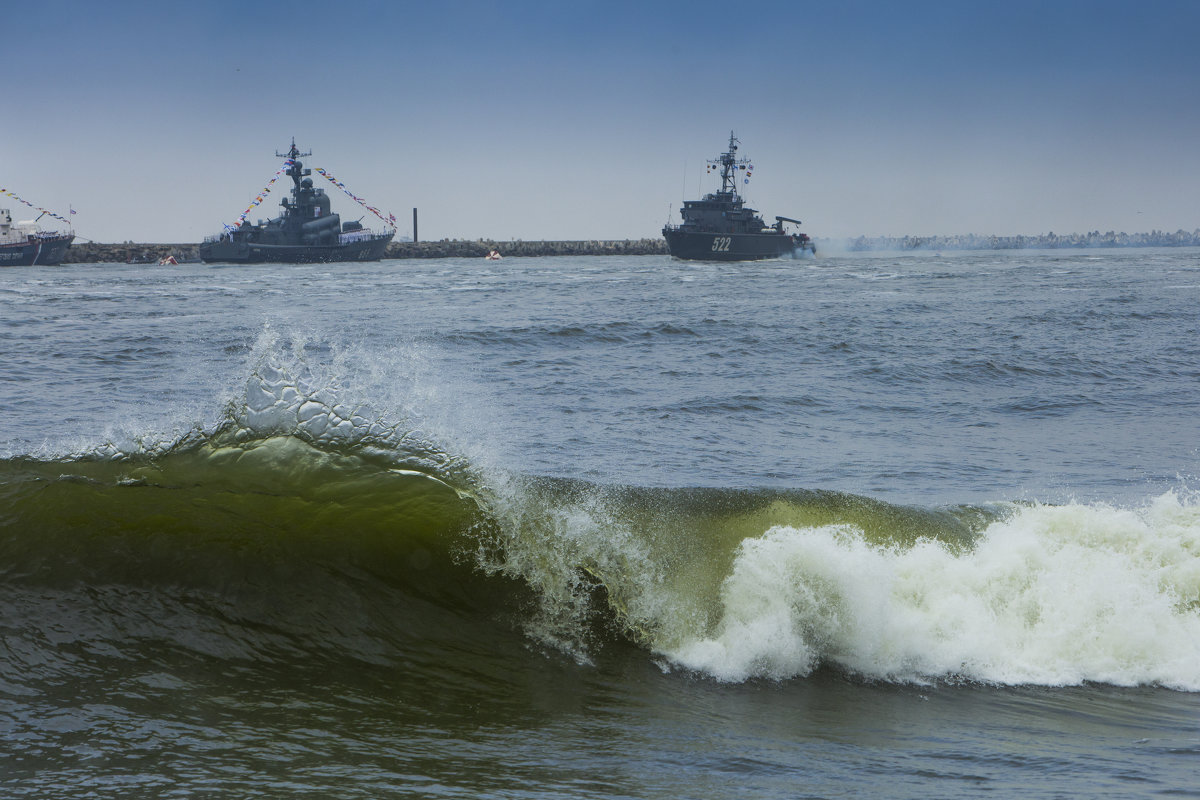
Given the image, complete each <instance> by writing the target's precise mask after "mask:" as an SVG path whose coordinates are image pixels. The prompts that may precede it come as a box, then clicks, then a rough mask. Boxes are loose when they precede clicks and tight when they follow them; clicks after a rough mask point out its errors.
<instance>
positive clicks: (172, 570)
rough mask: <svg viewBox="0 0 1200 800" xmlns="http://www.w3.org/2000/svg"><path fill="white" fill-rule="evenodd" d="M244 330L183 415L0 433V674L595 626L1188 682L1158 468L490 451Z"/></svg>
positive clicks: (509, 651)
mask: <svg viewBox="0 0 1200 800" xmlns="http://www.w3.org/2000/svg"><path fill="white" fill-rule="evenodd" d="M266 350H267V354H266V355H265V356H264V357H263V358H261V359H260V361H259V363H258V364H257V365H256V366H254V368H253V370H252V375H251V377H250V378H249V379H248V381H247V383H246V392H245V396H244V397H239V398H237V399H236V400H235V401H233V402H231V403H230V404H229V407H228V409H227V410H226V412H225V414H223V415H222V417H221V419H220V420H219V421H218V423H217V424H215V425H213V426H211V427H209V428H206V429H201V428H196V429H193V430H189V431H187V432H185V433H183V434H180V435H178V436H175V437H174V438H173V439H171V440H170V441H163V442H157V443H154V444H148V443H146V442H144V441H143V442H140V443H137V444H134V445H116V444H112V443H110V444H108V445H105V446H102V447H98V448H93V449H92V450H90V451H88V452H83V453H75V454H70V455H62V456H55V457H47V456H38V457H34V456H17V457H10V458H7V459H5V460H4V461H2V462H0V577H2V581H0V610H2V611H3V614H2V615H0V616H2V618H4V619H6V620H11V621H12V622H11V623H8V624H7V629H6V630H5V631H4V636H5V640H6V643H7V644H8V645H9V646H8V648H7V655H5V656H4V657H3V658H4V659H5V660H6V661H7V662H8V663H7V664H6V665H5V669H4V670H3V671H2V672H0V674H2V675H5V676H8V677H7V678H5V680H6V681H7V682H8V685H6V687H5V688H6V690H8V691H12V692H18V693H19V692H32V691H37V690H38V686H39V685H40V684H42V683H44V682H45V681H50V680H53V679H54V677H55V676H56V675H61V674H63V673H64V672H68V671H71V672H77V671H80V670H85V671H86V670H87V669H89V668H90V667H89V665H91V664H94V663H98V662H101V661H109V660H113V659H118V660H144V661H147V662H149V663H157V662H160V661H162V660H163V659H167V658H179V657H188V658H196V659H217V660H220V661H228V662H237V661H239V660H247V659H249V660H254V661H259V662H268V663H274V662H279V661H285V662H286V661H289V660H295V659H303V660H306V661H309V662H314V661H316V662H321V661H328V662H341V661H344V660H346V659H350V660H352V661H363V662H369V663H379V664H401V665H404V666H406V667H407V668H409V669H414V670H422V671H423V672H424V674H427V675H428V676H429V679H430V680H431V681H433V682H436V681H437V680H440V679H442V678H439V677H438V676H441V675H446V674H454V675H456V676H457V677H456V679H461V676H462V673H463V671H464V670H469V664H471V663H475V662H473V661H472V659H474V658H476V656H477V655H478V654H480V653H485V652H486V653H488V654H490V656H491V657H496V654H497V653H500V654H504V655H503V657H504V658H506V659H509V660H519V659H524V658H530V657H535V658H544V657H546V654H550V657H561V655H559V654H565V655H566V656H567V657H569V658H572V659H574V660H575V661H578V662H580V663H581V664H586V663H588V662H591V661H594V660H596V659H600V658H604V657H606V653H608V652H610V651H612V650H614V649H616V650H620V651H622V652H635V653H641V654H642V657H644V658H650V659H654V660H655V661H656V662H657V663H658V664H659V665H660V666H661V667H662V668H663V669H664V670H668V671H676V670H678V671H688V672H694V673H698V674H702V675H705V676H709V677H711V678H712V679H716V680H719V681H735V682H740V681H747V680H755V679H766V680H776V681H783V680H790V679H797V678H803V677H805V676H807V675H810V674H811V673H812V672H813V671H815V670H819V669H833V670H838V671H841V672H844V673H846V674H848V675H851V676H855V677H857V678H861V679H867V680H881V681H894V682H929V681H969V682H986V683H995V684H1039V685H1071V684H1079V683H1084V682H1104V683H1109V684H1116V685H1138V684H1155V685H1162V686H1167V687H1172V688H1176V689H1180V690H1186V691H1200V503H1198V502H1197V501H1196V498H1195V497H1192V496H1191V495H1188V494H1186V493H1184V492H1183V491H1179V492H1175V493H1168V494H1164V495H1162V496H1160V497H1157V498H1153V499H1151V500H1149V501H1148V502H1147V503H1146V504H1145V505H1144V507H1140V508H1117V507H1109V506H1105V505H1099V504H1091V505H1084V504H1068V505H1060V506H1044V505H1031V504H1007V503H1006V504H997V505H995V506H987V507H974V506H972V507H953V508H917V507H910V506H901V505H894V504H888V503H883V502H879V501H875V500H872V499H869V498H864V497H860V496H855V495H848V494H839V493H832V492H821V491H809V490H800V489H797V490H777V489H763V490H740V489H737V490H735V489H701V488H695V489H688V488H636V487H627V486H620V485H602V484H596V483H586V482H580V481H570V480H563V479H555V478H548V477H537V476H530V475H522V474H514V473H512V472H508V471H504V470H500V469H497V468H494V467H491V466H488V465H487V464H486V462H485V460H483V459H473V458H472V457H469V456H467V455H464V453H465V452H466V451H467V448H464V447H462V446H460V445H457V444H456V443H454V442H452V441H450V440H449V439H448V438H446V437H441V436H439V435H438V434H437V433H436V431H434V430H432V429H431V428H429V427H425V426H422V425H421V424H419V423H418V422H417V421H416V419H415V417H411V416H408V415H405V414H403V413H397V414H395V416H394V418H392V419H389V418H387V415H386V414H384V413H381V412H378V411H375V410H373V409H372V408H371V407H370V406H369V405H368V404H365V403H361V402H355V401H353V400H352V399H351V398H352V396H353V395H354V392H352V391H350V390H349V389H347V388H346V387H344V386H341V385H339V384H338V382H337V381H335V380H327V379H318V378H317V377H316V376H314V375H313V374H312V373H311V372H306V371H305V370H304V369H301V368H297V367H296V366H295V361H294V360H292V361H289V359H288V358H287V357H285V356H283V355H282V354H281V351H280V350H279V349H278V348H266ZM394 411H395V410H394V409H393V413H394ZM530 643H535V644H537V645H540V647H535V648H533V649H534V651H535V652H533V653H531V652H530V648H529V645H530ZM180 654H184V656H180ZM16 676H21V677H19V678H18V677H16Z"/></svg>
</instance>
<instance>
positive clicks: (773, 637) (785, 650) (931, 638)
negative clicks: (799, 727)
mask: <svg viewBox="0 0 1200 800" xmlns="http://www.w3.org/2000/svg"><path fill="white" fill-rule="evenodd" d="M665 654H666V655H667V656H668V657H669V658H670V659H671V660H672V661H674V662H675V663H677V664H679V665H681V666H684V667H687V668H690V669H694V670H697V671H699V672H702V673H705V674H709V675H711V676H713V677H715V678H718V679H720V680H724V681H742V680H747V679H750V678H754V677H764V678H771V679H777V680H778V679H786V678H792V677H799V676H804V675H807V674H809V673H810V672H811V671H812V670H813V669H814V668H816V667H817V666H818V665H822V664H827V665H830V666H834V667H838V668H841V669H845V670H847V671H849V672H852V673H855V674H858V675H862V676H864V677H867V678H873V679H882V680H892V681H918V682H920V681H929V680H937V679H947V680H970V681H983V682H989V683H1000V684H1039V685H1055V686H1061V685H1075V684H1080V683H1083V682H1087V681H1094V682H1104V683H1111V684H1117V685H1136V684H1147V683H1148V684H1160V685H1163V686H1168V687H1172V688H1178V689H1184V690H1189V691H1195V690H1197V689H1200V507H1197V505H1196V504H1195V502H1194V500H1187V501H1184V500H1181V499H1180V497H1178V496H1177V495H1176V494H1174V493H1169V494H1166V495H1164V496H1161V497H1159V498H1157V499H1156V500H1154V501H1153V502H1152V503H1151V504H1149V506H1147V507H1146V508H1144V509H1141V510H1138V511H1133V510H1122V509H1115V508H1112V507H1109V506H1104V505H1091V506H1089V505H1065V506H1058V507H1055V506H1042V505H1035V506H1029V507H1021V508H1017V509H1015V511H1014V513H1013V514H1012V515H1011V516H1010V517H1008V518H1006V519H1003V520H998V521H996V522H993V523H992V524H991V525H989V526H988V527H987V528H986V529H985V530H984V531H983V532H982V534H981V535H980V537H979V539H978V541H977V543H976V545H975V546H974V547H973V548H971V549H970V550H969V551H966V552H957V553H956V552H953V551H952V549H951V548H948V547H946V546H945V545H944V544H943V543H941V542H938V541H934V540H922V541H918V542H916V543H915V544H914V545H912V546H880V545H875V544H871V543H870V542H868V541H867V540H866V539H865V538H864V536H863V535H862V532H861V531H860V530H856V529H855V528H854V527H852V526H844V525H841V526H821V527H814V528H796V527H789V526H777V527H773V528H771V529H769V530H768V531H766V532H765V533H764V534H763V535H762V536H760V537H756V538H752V539H748V540H746V541H745V542H743V543H742V545H741V546H740V547H739V550H738V553H737V557H736V560H735V564H734V567H733V570H732V572H731V573H730V575H729V576H728V577H727V578H726V579H725V580H724V582H723V584H722V586H721V610H720V618H719V622H718V623H717V625H716V626H715V629H714V630H713V631H712V633H711V635H707V636H701V637H697V638H695V639H692V640H690V641H687V642H684V643H682V644H680V645H678V646H675V647H672V648H669V649H667V650H666V651H665Z"/></svg>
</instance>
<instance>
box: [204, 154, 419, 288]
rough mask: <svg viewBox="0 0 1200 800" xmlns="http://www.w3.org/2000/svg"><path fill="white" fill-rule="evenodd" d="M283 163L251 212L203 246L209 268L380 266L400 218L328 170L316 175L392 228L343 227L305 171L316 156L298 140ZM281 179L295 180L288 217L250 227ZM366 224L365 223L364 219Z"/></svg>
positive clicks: (285, 204)
mask: <svg viewBox="0 0 1200 800" xmlns="http://www.w3.org/2000/svg"><path fill="white" fill-rule="evenodd" d="M275 155H276V156H278V157H280V158H283V159H284V162H283V166H282V167H280V168H279V170H278V171H276V173H275V176H274V177H272V178H271V180H270V182H268V183H267V186H266V188H265V189H263V191H262V192H260V193H259V194H258V196H257V197H256V198H255V199H254V201H253V202H252V203H251V204H250V207H249V208H247V209H246V211H245V212H243V213H242V215H241V217H239V218H238V220H237V221H236V222H235V223H234V224H233V225H226V226H225V231H224V232H223V233H220V234H217V235H214V236H209V237H208V238H206V239H205V240H204V241H203V242H202V243H201V244H200V259H201V260H202V261H204V262H206V263H214V262H217V263H235V264H237V263H241V264H265V263H283V264H310V263H329V262H334V261H378V260H379V259H381V258H383V254H384V251H385V250H386V249H387V246H388V243H389V242H391V241H392V237H393V236H395V235H396V218H395V216H394V215H388V216H386V217H385V216H384V215H383V212H381V211H380V210H379V209H377V208H375V207H374V206H370V205H367V203H366V202H365V201H364V200H363V199H362V198H360V197H357V196H356V195H354V194H352V193H351V192H350V190H349V189H347V188H346V186H345V184H343V183H342V182H341V181H339V180H337V179H336V178H334V177H333V176H332V175H330V174H329V173H328V172H327V171H326V170H324V169H321V168H318V169H317V173H318V174H319V175H321V176H322V177H324V178H326V179H327V180H329V181H330V182H331V183H333V184H334V185H335V186H337V187H338V188H340V189H341V190H342V191H343V192H345V193H346V194H347V195H349V196H350V197H351V198H352V199H353V200H355V201H356V202H358V203H359V204H360V205H362V206H363V207H364V208H366V209H367V210H368V211H370V212H371V213H373V214H374V215H375V216H377V217H379V219H380V220H382V221H383V222H384V224H385V225H387V226H388V230H385V231H371V230H367V229H366V228H364V227H363V226H362V223H361V221H359V220H350V221H346V222H342V219H341V217H340V216H339V215H338V214H335V213H332V212H331V210H330V209H331V206H330V199H329V195H328V194H326V193H325V190H324V189H321V188H318V187H314V186H313V180H312V178H311V177H310V176H311V175H312V170H311V169H305V167H304V162H302V161H300V158H301V157H308V156H310V155H312V153H311V152H308V153H301V152H300V150H299V149H298V148H297V147H296V140H295V139H293V140H292V146H291V148H290V149H289V150H288V152H286V153H278V152H277V153H276V154H275ZM282 175H286V176H287V177H289V178H291V179H292V189H291V197H290V198H287V197H285V198H283V200H282V202H281V203H280V205H281V206H283V214H282V215H280V216H278V217H276V218H275V219H270V220H267V221H265V222H264V221H262V220H259V222H258V223H257V224H251V223H250V222H249V221H248V220H247V216H248V215H249V213H250V212H251V211H252V210H253V209H254V208H255V207H256V206H258V205H259V204H260V203H261V202H262V201H263V200H265V199H266V195H267V194H268V193H270V191H271V186H272V185H273V184H274V183H275V181H276V180H277V179H278V178H279V177H280V176H282ZM360 219H361V218H360Z"/></svg>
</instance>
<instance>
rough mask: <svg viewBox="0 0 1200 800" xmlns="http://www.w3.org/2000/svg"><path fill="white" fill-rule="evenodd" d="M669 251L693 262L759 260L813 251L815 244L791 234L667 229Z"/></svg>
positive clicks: (676, 256)
mask: <svg viewBox="0 0 1200 800" xmlns="http://www.w3.org/2000/svg"><path fill="white" fill-rule="evenodd" d="M663 236H664V238H666V240H667V251H668V252H669V253H670V254H671V255H673V256H674V257H675V258H683V259H689V260H693V261H758V260H761V259H764V258H781V257H790V256H792V255H793V254H796V253H799V252H813V246H812V243H811V242H809V241H804V240H801V239H799V238H797V237H794V236H792V235H790V234H787V233H714V232H701V231H684V230H678V229H676V230H666V231H663Z"/></svg>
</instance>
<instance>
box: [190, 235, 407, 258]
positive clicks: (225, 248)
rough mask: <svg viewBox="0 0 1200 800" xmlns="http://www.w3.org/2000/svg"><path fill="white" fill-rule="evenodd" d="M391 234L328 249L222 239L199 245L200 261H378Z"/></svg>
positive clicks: (314, 246)
mask: <svg viewBox="0 0 1200 800" xmlns="http://www.w3.org/2000/svg"><path fill="white" fill-rule="evenodd" d="M390 241H392V236H391V235H390V234H388V235H383V236H376V237H372V238H370V239H363V240H360V241H354V242H346V243H343V244H331V245H301V244H259V243H256V242H244V241H229V240H227V239H222V240H220V241H215V242H204V243H203V244H201V245H200V260H201V261H204V262H205V263H208V264H212V263H220V264H329V263H333V262H337V261H378V260H380V259H381V258H383V254H384V251H386V250H387V246H388V243H389V242H390Z"/></svg>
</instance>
